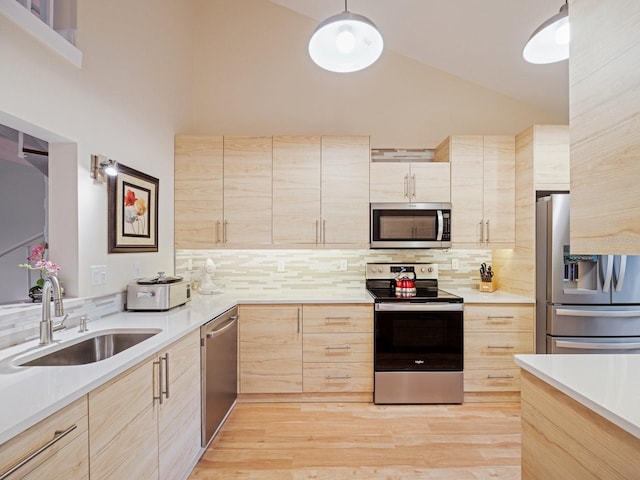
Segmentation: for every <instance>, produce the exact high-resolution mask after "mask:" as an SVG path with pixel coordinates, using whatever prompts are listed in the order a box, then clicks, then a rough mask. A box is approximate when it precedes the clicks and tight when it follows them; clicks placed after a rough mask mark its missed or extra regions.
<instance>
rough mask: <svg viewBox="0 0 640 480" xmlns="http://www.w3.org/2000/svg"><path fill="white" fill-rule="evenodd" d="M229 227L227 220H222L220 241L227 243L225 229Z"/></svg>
mask: <svg viewBox="0 0 640 480" xmlns="http://www.w3.org/2000/svg"><path fill="white" fill-rule="evenodd" d="M228 228H229V222H228V221H227V220H225V221H224V224H223V225H222V243H227V229H228Z"/></svg>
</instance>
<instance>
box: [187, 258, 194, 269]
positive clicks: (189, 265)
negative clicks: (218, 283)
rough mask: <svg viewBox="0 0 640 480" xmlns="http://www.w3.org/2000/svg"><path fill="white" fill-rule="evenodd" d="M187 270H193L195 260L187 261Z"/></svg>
mask: <svg viewBox="0 0 640 480" xmlns="http://www.w3.org/2000/svg"><path fill="white" fill-rule="evenodd" d="M187 270H189V271H191V270H193V258H189V259H187Z"/></svg>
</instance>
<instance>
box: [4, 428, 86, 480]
mask: <svg viewBox="0 0 640 480" xmlns="http://www.w3.org/2000/svg"><path fill="white" fill-rule="evenodd" d="M76 428H78V426H77V425H71V426H70V427H69V428H67V429H66V430H56V431H55V432H54V435H53V438H52V439H51V440H49V441H48V442H47V443H45V444H44V445H42V446H41V447H39V448H38V449H37V450H34V451H33V452H31V453H30V454H28V455H27V456H25V457H24V458H22V459H21V460H19V461H18V462H17V463H16V464H15V465H13V466H12V467H11V468H9V469H8V470H6V471H4V472H2V474H0V480H5V478H9V476H10V475H11V474H12V473H15V472H16V471H17V470H19V469H20V468H22V467H24V466H25V465H26V464H27V463H29V462H30V461H31V460H33V459H34V458H36V457H37V456H38V455H40V454H41V453H42V452H44V451H45V450H46V449H47V448H49V447H51V446H52V445H53V444H55V443H57V442H59V441H60V440H62V439H63V438H64V437H66V436H67V435H69V434H70V433H71V432H73V431H74V430H75V429H76Z"/></svg>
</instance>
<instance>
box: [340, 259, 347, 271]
mask: <svg viewBox="0 0 640 480" xmlns="http://www.w3.org/2000/svg"><path fill="white" fill-rule="evenodd" d="M347 268H349V264H348V263H347V261H346V260H340V263H339V264H338V270H340V271H341V272H345V271H346V270H347Z"/></svg>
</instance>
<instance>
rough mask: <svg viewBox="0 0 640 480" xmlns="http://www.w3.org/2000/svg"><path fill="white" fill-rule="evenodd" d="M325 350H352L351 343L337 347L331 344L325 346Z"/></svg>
mask: <svg viewBox="0 0 640 480" xmlns="http://www.w3.org/2000/svg"><path fill="white" fill-rule="evenodd" d="M324 349H325V350H351V345H340V346H336V347H332V346H331V345H327V346H326V347H324Z"/></svg>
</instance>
